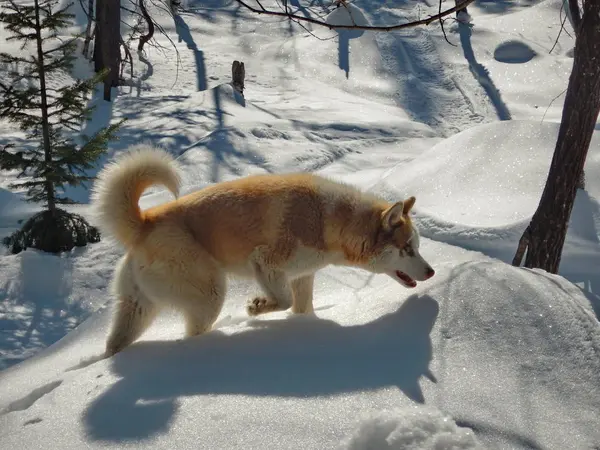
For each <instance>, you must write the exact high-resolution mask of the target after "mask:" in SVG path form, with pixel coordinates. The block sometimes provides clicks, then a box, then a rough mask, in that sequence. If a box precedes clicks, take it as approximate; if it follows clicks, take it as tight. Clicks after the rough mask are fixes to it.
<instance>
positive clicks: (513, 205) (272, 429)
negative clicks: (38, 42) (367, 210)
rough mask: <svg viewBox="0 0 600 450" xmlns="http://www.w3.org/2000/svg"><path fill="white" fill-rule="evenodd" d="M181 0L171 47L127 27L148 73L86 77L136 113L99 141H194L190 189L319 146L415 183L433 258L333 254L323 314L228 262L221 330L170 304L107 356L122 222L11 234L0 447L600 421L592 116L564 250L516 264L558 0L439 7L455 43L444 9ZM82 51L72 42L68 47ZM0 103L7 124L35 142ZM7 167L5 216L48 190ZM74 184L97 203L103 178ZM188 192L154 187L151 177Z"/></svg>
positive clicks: (187, 163)
mask: <svg viewBox="0 0 600 450" xmlns="http://www.w3.org/2000/svg"><path fill="white" fill-rule="evenodd" d="M261 3H263V4H264V6H265V7H273V8H277V6H276V3H275V2H261ZM187 5H188V6H189V8H190V10H189V11H187V12H179V13H178V14H177V15H176V16H175V18H171V17H169V16H167V15H166V14H164V13H163V14H160V15H157V18H158V20H159V22H160V23H161V25H162V26H163V27H164V29H165V30H166V31H167V32H168V33H169V36H170V37H171V38H172V39H173V41H174V42H175V45H176V46H177V48H178V50H179V54H180V59H181V61H180V64H179V66H178V65H177V61H176V56H175V54H174V53H173V52H170V51H169V50H168V48H169V47H168V46H169V45H170V44H169V42H168V41H167V40H166V39H165V38H159V39H160V42H161V44H162V45H164V46H165V48H166V49H167V50H164V51H162V50H160V49H157V48H153V47H147V48H146V53H145V54H143V55H136V54H135V53H134V59H135V80H134V83H132V84H131V86H123V87H120V88H119V89H118V90H113V92H114V93H115V94H118V95H116V98H115V100H114V101H113V102H112V103H110V104H108V103H106V102H103V101H102V100H101V99H99V98H98V96H97V97H96V98H95V99H94V100H93V102H94V103H96V104H97V105H98V108H97V109H96V111H95V113H94V120H93V121H92V123H90V124H89V125H87V127H86V132H92V131H93V130H95V129H97V128H98V127H100V126H103V125H105V124H107V123H108V122H109V121H110V120H116V119H119V118H123V117H126V118H127V119H128V120H127V122H126V123H125V125H124V126H123V128H122V130H121V132H120V134H119V137H120V139H119V140H118V141H115V142H113V143H111V144H110V149H109V150H110V151H109V155H108V157H107V160H108V159H110V158H112V157H113V156H115V155H118V154H119V153H121V152H123V151H126V150H127V148H128V147H129V146H131V145H133V144H137V143H139V142H150V143H153V144H157V145H161V146H162V147H163V148H165V149H167V150H168V151H170V152H172V153H173V154H174V155H175V156H176V157H177V160H178V163H179V164H180V166H181V168H182V172H183V187H182V192H184V193H185V192H191V191H193V190H196V189H198V188H201V187H203V186H206V185H209V184H211V183H214V182H218V181H222V180H227V179H232V178H236V177H240V176H244V175H248V174H253V173H268V172H274V173H276V172H286V171H292V170H302V171H315V172H318V173H321V174H324V175H327V176H330V177H332V178H335V179H339V180H343V181H346V182H348V183H352V184H355V185H357V186H359V187H361V188H363V189H367V190H372V191H374V192H376V193H378V194H380V195H382V196H383V197H385V198H387V199H389V200H396V199H398V198H404V197H406V196H408V195H415V196H416V198H417V201H416V204H415V208H414V212H415V215H414V220H415V223H416V224H417V226H418V227H419V230H420V232H421V235H422V239H421V245H422V254H423V256H424V257H425V258H426V259H427V260H428V261H430V262H431V263H432V264H433V266H434V268H435V270H436V275H435V277H434V278H432V279H431V280H429V281H427V282H423V283H419V285H418V286H417V288H415V289H413V290H410V291H408V290H406V289H404V288H402V287H401V286H400V285H398V284H397V283H395V282H394V281H393V280H391V279H390V278H388V277H386V276H383V275H382V276H372V275H369V274H368V273H366V272H362V271H359V270H354V269H348V268H338V267H330V268H327V269H325V270H323V271H321V272H320V273H319V274H318V275H317V278H316V281H315V309H316V310H315V315H314V316H313V315H311V316H307V317H294V316H293V315H291V314H290V313H289V312H279V313H273V314H269V315H265V316H261V317H259V318H249V317H248V316H247V315H246V312H245V309H244V307H245V302H246V301H247V300H248V299H250V298H251V297H252V296H253V295H255V293H256V292H257V289H258V288H257V286H256V285H255V284H254V283H249V282H245V281H239V280H232V283H231V285H230V289H229V291H228V298H227V301H226V304H225V307H224V309H223V311H222V313H221V315H220V317H219V318H218V320H217V323H216V324H215V327H214V330H213V331H212V332H211V333H208V334H206V335H204V336H199V337H196V338H193V339H184V340H182V339H181V338H182V336H183V324H182V321H181V318H180V316H179V315H178V314H177V313H175V312H172V311H167V312H165V313H164V314H163V315H161V316H160V317H159V319H158V320H157V321H156V323H154V324H153V325H152V327H151V328H150V329H149V330H148V331H147V332H146V333H145V334H144V335H143V336H142V338H141V339H140V340H139V341H138V342H137V343H135V344H134V345H132V346H130V347H129V348H127V349H126V350H124V351H123V352H122V353H120V354H117V355H116V356H114V357H112V358H109V359H103V358H102V352H103V350H104V343H105V338H106V334H107V332H108V328H109V326H110V320H111V314H112V304H113V303H112V299H111V298H110V295H109V293H108V289H107V286H108V283H109V281H110V277H111V275H112V271H113V269H114V267H115V264H116V262H117V260H118V258H120V256H121V255H122V250H121V248H120V247H119V246H118V245H117V244H115V243H113V242H111V241H110V240H109V239H105V240H103V241H102V242H100V243H98V244H94V245H91V246H89V247H87V248H81V249H77V250H74V251H73V252H70V253H68V254H65V255H61V256H53V255H46V254H42V253H40V252H37V251H34V250H27V251H25V252H23V253H20V254H18V255H8V254H7V252H6V250H5V249H2V250H1V253H0V369H4V370H2V371H0V436H1V439H2V447H3V448H4V447H6V448H15V449H17V450H18V449H31V448H41V446H43V447H45V448H60V449H80V448H105V447H107V446H109V447H110V446H112V447H115V448H157V449H159V448H169V449H179V448H206V449H237V448H245V449H261V450H262V449H265V450H268V449H297V448H299V447H303V448H315V449H370V448H377V449H386V448H389V449H403V450H405V449H417V448H418V449H436V450H439V449H450V448H460V449H472V448H486V449H496V448H498V449H505V448H510V449H526V448H527V449H530V448H560V449H574V450H579V449H583V448H595V447H598V446H600V431H599V429H598V423H599V421H600V413H599V411H600V357H599V352H600V327H599V322H598V317H599V316H600V273H599V272H598V267H600V234H599V230H600V207H599V200H600V140H599V139H600V138H599V136H598V132H596V134H595V136H594V138H593V140H592V145H591V148H590V152H589V156H588V159H587V161H586V191H585V192H584V191H580V192H578V197H577V200H576V204H575V207H574V210H573V213H572V217H571V223H570V226H569V234H568V237H567V242H566V244H565V250H564V253H563V258H562V262H561V267H560V273H559V274H558V275H549V274H547V273H545V272H543V271H541V270H528V269H522V268H515V267H512V266H511V265H510V262H511V260H512V257H513V255H514V252H515V249H516V245H517V242H518V239H519V237H520V235H521V233H522V231H523V229H524V228H525V226H526V225H527V223H528V221H529V219H530V217H531V215H532V213H533V211H534V210H535V208H536V206H537V203H538V201H539V197H540V194H541V192H542V189H543V186H544V182H545V178H546V175H547V171H548V168H549V165H550V160H551V157H552V152H553V150H554V146H555V141H556V136H557V133H558V123H559V121H560V117H561V112H562V103H563V99H564V97H560V96H559V94H560V93H561V92H562V91H563V90H564V89H565V88H566V85H567V82H568V76H569V71H570V67H571V64H572V56H570V54H571V53H570V50H571V49H572V47H573V39H572V38H571V37H569V36H568V35H567V34H566V33H562V34H561V36H560V38H559V39H558V42H557V44H556V46H555V48H554V49H553V50H552V52H550V49H551V48H552V47H553V46H554V44H555V41H556V36H557V34H558V31H559V29H560V16H559V11H560V7H561V1H560V0H542V1H537V2H530V1H525V0H523V1H515V2H490V1H479V2H476V3H473V4H471V5H469V14H470V16H471V17H470V19H471V20H470V22H471V23H468V24H467V23H457V22H454V21H452V20H448V21H447V22H446V24H445V30H446V33H447V35H448V39H449V40H450V41H451V42H452V43H454V44H456V45H457V47H453V46H451V45H449V44H448V43H447V42H446V41H445V40H444V37H443V34H442V32H441V30H440V29H439V26H438V25H431V26H430V27H428V28H414V29H407V30H404V31H402V32H394V33H374V32H368V31H357V30H328V29H327V28H319V27H312V26H308V25H307V27H308V29H309V30H310V31H311V32H312V33H313V34H314V35H315V36H316V37H318V38H320V39H323V40H319V39H317V38H316V37H315V36H313V35H311V34H309V33H308V32H307V31H306V30H304V29H302V28H300V27H298V26H297V25H291V24H290V23H289V22H288V21H285V20H283V21H282V20H279V19H273V18H266V17H258V16H253V15H252V14H251V13H249V12H247V11H245V10H244V9H243V8H238V7H237V6H236V5H235V3H227V2H220V1H217V2H209V3H207V2H196V1H193V0H190V1H188V2H187ZM303 5H305V4H304V3H301V2H289V7H291V8H294V10H297V11H296V12H297V13H299V14H307V15H308V14H310V15H315V14H316V13H317V12H319V13H320V17H322V18H324V19H325V20H327V21H328V22H329V23H342V24H343V23H346V24H347V23H349V19H350V18H349V17H348V10H347V9H346V8H345V7H344V6H341V7H339V8H334V7H333V6H332V7H330V8H329V9H328V10H327V11H323V10H320V9H318V8H311V9H308V8H306V7H304V6H303ZM76 7H77V8H79V6H78V5H77V4H76ZM348 8H349V10H350V11H351V15H352V19H354V20H355V21H356V22H357V23H360V24H364V25H366V24H372V25H376V24H377V25H378V24H390V23H399V22H403V21H408V20H411V19H414V18H417V17H424V16H425V15H427V14H435V13H437V9H438V4H437V3H435V2H434V3H431V6H427V5H424V4H422V3H419V4H417V3H415V2H385V4H379V3H378V4H377V5H375V4H369V3H368V2H354V3H352V4H350V5H348ZM77 11H78V10H77ZM152 11H153V12H154V13H155V14H158V10H156V9H152ZM77 17H78V21H79V22H78V24H79V25H78V26H84V24H83V15H82V14H81V13H80V11H79V12H78V14H77ZM531 23H543V24H544V26H543V27H542V26H539V27H532V26H531ZM567 27H568V24H567ZM76 28H77V27H76ZM223 30H226V31H227V32H224V31H223ZM1 35H2V32H0V37H3V36H1ZM7 45H8V44H6V43H2V46H3V49H4V48H6V46H7ZM138 58H139V60H138ZM234 59H237V60H241V61H244V63H245V67H246V89H245V92H244V94H245V95H244V98H241V96H240V95H239V94H236V93H235V92H234V91H233V89H232V88H231V86H230V85H229V81H230V77H231V62H232V61H233V60H234ZM86 70H89V67H88V68H87V69H86V63H85V62H82V61H81V60H80V61H78V62H77V71H76V72H77V73H78V74H80V73H86ZM97 95H100V90H99V93H98V94H97ZM557 96H559V97H558V98H557V99H556V100H555V101H554V102H552V99H553V98H555V97H557ZM549 105H550V106H549ZM0 127H1V131H2V133H1V135H0V144H5V143H7V142H8V141H9V140H11V139H17V140H18V142H20V143H21V144H26V142H24V141H23V140H22V135H21V134H19V132H18V130H16V129H15V128H14V127H12V126H11V125H9V124H6V123H4V122H2V123H0ZM597 129H600V126H599V127H597ZM13 180H14V174H6V173H3V174H1V175H0V237H3V236H6V235H8V234H9V233H10V232H12V231H13V230H14V229H15V228H16V227H18V225H19V221H21V220H23V219H25V218H27V217H28V216H29V215H30V214H32V213H33V212H34V211H35V210H36V208H38V206H37V205H32V204H27V203H25V202H24V201H23V199H22V193H21V192H11V191H10V190H9V189H8V184H10V182H11V181H13ZM69 193H70V194H71V195H73V196H74V197H76V198H77V199H79V200H81V201H82V202H83V205H81V206H77V207H73V208H75V209H77V211H78V212H80V213H82V214H84V215H87V216H88V217H91V218H93V216H92V215H91V212H90V208H89V205H88V202H89V192H88V191H86V190H84V189H76V190H70V191H69ZM170 198H171V196H170V194H169V193H168V192H166V190H165V189H163V188H160V187H155V188H152V189H150V190H149V191H148V192H147V193H146V194H145V195H144V196H143V198H142V200H141V202H140V203H141V205H142V207H144V208H145V207H149V206H151V205H156V204H160V203H162V202H164V201H167V200H168V199H170Z"/></svg>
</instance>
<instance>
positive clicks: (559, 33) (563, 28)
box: [548, 14, 568, 54]
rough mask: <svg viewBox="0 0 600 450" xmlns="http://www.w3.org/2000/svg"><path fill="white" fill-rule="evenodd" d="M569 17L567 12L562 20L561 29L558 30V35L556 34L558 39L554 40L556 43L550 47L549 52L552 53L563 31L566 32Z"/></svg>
mask: <svg viewBox="0 0 600 450" xmlns="http://www.w3.org/2000/svg"><path fill="white" fill-rule="evenodd" d="M567 17H568V15H567V14H565V18H564V19H563V20H562V22H561V24H560V30H558V35H557V36H556V40H555V41H554V45H553V46H552V48H551V49H550V51H549V52H548V54H550V53H552V50H554V48H555V47H556V46H557V45H558V40H559V39H560V35H561V33H562V32H563V31H565V32H566V30H565V22H566V21H567Z"/></svg>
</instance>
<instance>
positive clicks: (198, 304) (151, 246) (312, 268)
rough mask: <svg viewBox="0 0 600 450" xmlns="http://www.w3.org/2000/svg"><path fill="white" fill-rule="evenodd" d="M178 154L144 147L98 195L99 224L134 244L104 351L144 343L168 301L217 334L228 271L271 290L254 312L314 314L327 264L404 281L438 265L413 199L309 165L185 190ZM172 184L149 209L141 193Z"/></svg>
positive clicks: (119, 280) (199, 328) (118, 282)
mask: <svg viewBox="0 0 600 450" xmlns="http://www.w3.org/2000/svg"><path fill="white" fill-rule="evenodd" d="M180 184H181V178H180V171H179V168H178V166H177V162H176V161H175V160H174V159H173V158H172V157H171V156H170V155H169V154H168V153H167V152H165V151H164V150H162V149H159V148H155V147H152V146H145V145H141V146H137V147H134V148H132V149H130V151H128V152H126V153H124V154H123V156H121V157H118V158H116V159H115V161H113V162H111V163H109V164H108V165H106V166H105V167H104V168H103V169H102V170H101V171H100V173H99V174H98V176H97V179H96V181H95V184H94V187H93V192H92V204H93V205H94V208H95V211H96V215H97V217H96V218H97V221H98V228H99V229H100V231H101V232H102V233H103V234H106V235H109V236H111V237H113V238H114V239H115V240H117V241H118V242H120V243H121V244H122V245H123V246H124V247H125V250H126V252H125V255H124V256H123V257H122V259H121V260H120V262H119V263H118V266H117V268H116V270H115V273H114V276H113V280H112V289H111V290H112V293H113V294H114V296H115V297H116V298H117V299H118V300H117V305H116V308H115V313H114V318H113V323H112V329H111V331H110V334H109V336H108V339H107V343H106V354H107V355H108V356H110V355H114V354H116V353H118V352H120V351H121V350H123V349H124V348H126V347H127V346H128V345H130V344H131V343H133V342H134V341H135V340H137V339H138V338H139V337H140V336H141V335H142V333H143V332H144V331H145V330H146V329H147V328H148V326H149V325H150V324H151V322H152V321H153V319H154V318H155V317H156V316H157V314H158V313H159V312H160V310H161V309H162V307H164V306H166V305H170V306H172V307H175V308H176V309H178V310H180V311H181V312H182V313H183V316H184V320H185V335H186V336H188V337H190V336H196V335H199V334H202V333H205V332H207V331H209V330H210V329H211V327H212V325H213V323H214V322H215V320H216V319H217V316H218V315H219V313H220V311H221V308H222V306H223V302H224V298H225V295H226V277H227V276H228V275H233V276H241V277H251V278H254V279H255V280H256V281H257V282H258V284H259V286H260V287H261V289H262V291H263V292H264V296H263V297H257V298H254V299H253V300H251V301H249V302H248V305H247V312H248V314H249V315H250V316H257V315H260V314H264V313H268V312H273V311H283V310H288V309H289V308H291V310H292V312H293V313H298V314H303V313H311V312H313V279H314V274H315V272H316V271H318V270H320V269H322V268H324V267H326V266H328V265H343V266H352V267H357V268H360V269H364V270H367V271H369V272H372V273H375V274H387V275H389V276H390V277H392V278H393V279H394V280H396V281H397V282H399V283H400V284H402V285H403V286H405V287H407V288H412V287H415V286H416V285H417V281H425V280H427V279H429V278H431V277H432V276H433V275H434V274H435V272H434V270H433V268H432V267H431V265H430V264H429V263H428V262H427V261H425V259H423V257H422V256H421V255H420V254H419V233H418V231H417V229H416V228H415V226H414V224H413V222H412V221H411V218H410V215H409V212H410V210H411V208H412V207H413V205H414V204H415V197H410V198H408V199H406V200H404V201H398V202H396V203H389V202H387V201H384V200H383V199H381V198H379V197H377V196H375V195H372V194H369V193H366V192H363V191H360V190H359V189H357V188H354V187H352V186H349V185H345V184H342V183H338V182H336V181H333V180H330V179H327V178H325V177H321V176H318V175H315V174H309V173H286V174H264V175H253V176H248V177H243V178H239V179H236V180H233V181H225V182H220V183H216V184H213V185H210V186H208V187H205V188H203V189H200V190H198V191H196V192H192V193H190V194H187V195H185V196H179V188H180ZM154 185H163V186H164V187H166V188H167V189H168V190H169V191H170V192H171V193H172V194H173V195H174V196H175V199H174V200H172V201H169V202H167V203H164V204H161V205H158V206H154V207H151V208H148V209H146V210H144V211H142V210H141V209H140V207H139V205H138V202H139V199H140V197H141V195H142V193H143V192H144V191H145V190H146V189H147V188H149V187H150V186H154Z"/></svg>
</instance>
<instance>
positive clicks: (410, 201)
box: [402, 196, 417, 215]
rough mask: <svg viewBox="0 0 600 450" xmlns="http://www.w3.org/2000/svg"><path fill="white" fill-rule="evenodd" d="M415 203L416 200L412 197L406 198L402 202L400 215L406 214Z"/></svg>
mask: <svg viewBox="0 0 600 450" xmlns="http://www.w3.org/2000/svg"><path fill="white" fill-rule="evenodd" d="M416 201H417V199H416V198H415V197H414V196H412V197H408V198H407V199H406V200H404V208H402V214H404V215H406V214H408V212H409V211H410V210H411V208H412V207H413V206H414V204H415V202H416Z"/></svg>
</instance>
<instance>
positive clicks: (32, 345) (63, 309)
mask: <svg viewBox="0 0 600 450" xmlns="http://www.w3.org/2000/svg"><path fill="white" fill-rule="evenodd" d="M48 258H52V261H50V260H48ZM48 262H51V264H48ZM20 263H21V268H20V271H19V273H20V277H19V278H18V279H17V280H15V281H16V284H15V288H16V292H15V294H16V297H17V299H18V300H17V301H18V304H19V305H21V308H19V313H18V314H17V313H15V312H14V311H11V312H10V313H9V314H3V316H4V317H3V318H2V319H0V330H2V331H1V332H0V347H1V350H2V351H1V352H0V353H5V354H7V355H10V354H11V353H13V352H14V354H15V355H16V354H17V353H18V356H16V357H10V356H9V357H2V358H1V360H0V370H1V369H5V368H7V367H9V366H11V365H14V364H17V363H19V362H21V361H22V360H24V359H27V358H28V357H29V356H31V352H32V351H34V350H37V349H41V348H46V347H48V346H49V345H52V344H53V343H55V342H56V341H58V340H59V339H61V338H62V337H63V336H65V335H66V334H67V333H68V332H69V331H71V330H72V329H73V328H75V326H77V324H78V321H77V318H79V317H81V316H82V315H83V314H84V312H85V311H84V310H83V308H82V307H81V306H79V305H78V304H77V303H73V304H70V303H69V302H68V298H69V295H70V294H71V290H72V271H73V260H72V258H70V257H69V256H66V257H54V256H49V255H46V254H43V253H41V252H37V251H34V250H28V251H26V252H23V253H22V254H21V255H20ZM41 267H43V270H40V268H41ZM3 297H4V295H3ZM13 308H14V307H13Z"/></svg>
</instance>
